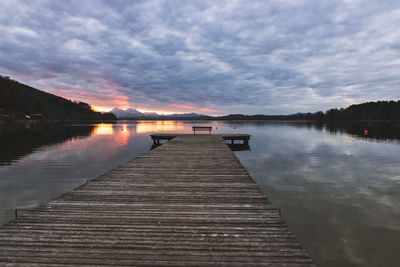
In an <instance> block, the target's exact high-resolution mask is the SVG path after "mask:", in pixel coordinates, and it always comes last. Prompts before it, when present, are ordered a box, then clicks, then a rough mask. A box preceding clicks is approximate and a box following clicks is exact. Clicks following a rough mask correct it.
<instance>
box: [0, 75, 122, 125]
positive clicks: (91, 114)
mask: <svg viewBox="0 0 400 267" xmlns="http://www.w3.org/2000/svg"><path fill="white" fill-rule="evenodd" d="M13 119H40V120H115V119H116V117H115V116H114V114H112V113H101V112H96V111H93V110H92V108H91V106H90V105H89V104H87V103H84V102H75V101H71V100H68V99H65V98H63V97H59V96H56V95H53V94H49V93H46V92H43V91H40V90H38V89H35V88H32V87H30V86H28V85H25V84H22V83H19V82H17V81H14V80H12V79H10V78H9V77H4V76H0V120H13Z"/></svg>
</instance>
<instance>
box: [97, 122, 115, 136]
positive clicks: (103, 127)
mask: <svg viewBox="0 0 400 267" xmlns="http://www.w3.org/2000/svg"><path fill="white" fill-rule="evenodd" d="M93 134H95V135H98V134H105V135H112V134H114V128H113V124H111V123H100V124H98V125H96V126H95V127H94V129H93Z"/></svg>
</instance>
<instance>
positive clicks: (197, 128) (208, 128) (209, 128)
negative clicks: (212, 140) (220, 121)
mask: <svg viewBox="0 0 400 267" xmlns="http://www.w3.org/2000/svg"><path fill="white" fill-rule="evenodd" d="M192 129H193V134H196V131H208V134H211V131H212V127H211V126H193V127H192Z"/></svg>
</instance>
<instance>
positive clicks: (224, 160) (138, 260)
mask: <svg viewBox="0 0 400 267" xmlns="http://www.w3.org/2000/svg"><path fill="white" fill-rule="evenodd" d="M0 262H1V264H0V265H1V266H4V265H6V266H67V265H68V266H70V265H78V266H103V265H109V266H138V265H140V266H146V265H148V266H160V265H162V266H207V265H227V266H314V265H313V263H312V260H311V259H310V258H309V257H308V255H307V254H306V252H305V251H304V250H303V248H302V247H301V245H300V244H299V242H298V241H297V239H296V237H295V236H294V235H293V234H292V233H291V232H290V231H289V230H288V227H287V225H286V224H285V223H284V222H283V221H282V219H281V217H280V215H279V210H277V209H275V208H274V207H273V206H271V204H270V203H269V202H268V200H267V199H266V198H265V197H264V195H263V194H262V192H261V191H260V190H259V188H258V186H257V185H256V184H255V183H254V181H253V180H252V178H251V177H250V176H249V174H248V173H247V171H246V170H245V169H244V168H243V167H242V165H241V164H240V162H239V161H238V159H237V158H236V157H235V155H234V154H233V152H232V151H231V150H230V149H229V148H228V146H227V145H226V144H225V141H224V140H223V139H222V137H221V136H216V135H187V136H178V137H176V138H175V139H173V140H171V141H170V142H168V143H166V144H164V145H162V146H159V147H158V148H156V149H154V150H152V151H149V152H148V153H147V154H145V155H143V156H141V157H138V158H135V159H133V160H131V161H130V162H128V163H126V164H123V165H121V166H119V167H117V168H115V169H113V170H111V171H109V172H107V173H105V174H103V175H101V176H99V177H98V178H97V179H94V180H92V181H90V182H88V183H86V184H84V185H82V186H80V187H78V188H76V189H74V190H72V191H70V192H68V193H66V194H64V195H62V196H60V197H58V198H56V199H54V200H52V201H50V202H49V203H47V204H45V205H43V206H41V207H39V208H37V209H35V210H32V211H30V212H29V213H26V214H24V215H23V216H22V217H19V218H17V219H16V220H14V221H11V222H10V223H8V224H6V225H4V226H2V227H1V228H0Z"/></svg>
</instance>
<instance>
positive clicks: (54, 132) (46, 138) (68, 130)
mask: <svg viewBox="0 0 400 267" xmlns="http://www.w3.org/2000/svg"><path fill="white" fill-rule="evenodd" d="M93 128H94V126H92V125H86V126H84V127H69V126H67V125H65V124H57V123H45V124H5V125H2V126H1V127H0V151H1V153H0V165H9V164H12V163H13V162H15V161H17V160H18V159H20V158H22V157H23V156H25V155H28V154H30V153H32V152H34V151H35V150H36V149H37V148H39V147H42V146H45V145H54V144H57V143H62V142H65V141H68V140H72V139H74V138H85V137H88V136H90V134H91V133H92V130H93Z"/></svg>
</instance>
